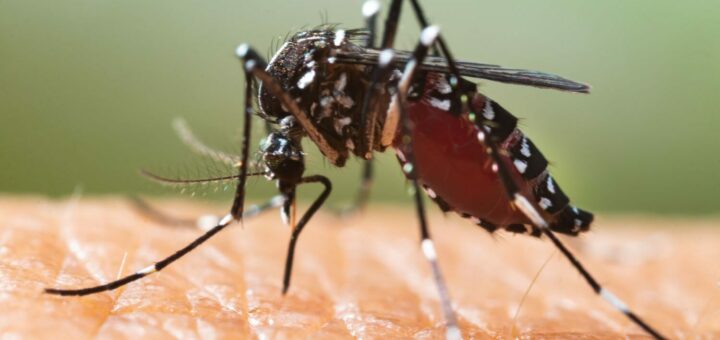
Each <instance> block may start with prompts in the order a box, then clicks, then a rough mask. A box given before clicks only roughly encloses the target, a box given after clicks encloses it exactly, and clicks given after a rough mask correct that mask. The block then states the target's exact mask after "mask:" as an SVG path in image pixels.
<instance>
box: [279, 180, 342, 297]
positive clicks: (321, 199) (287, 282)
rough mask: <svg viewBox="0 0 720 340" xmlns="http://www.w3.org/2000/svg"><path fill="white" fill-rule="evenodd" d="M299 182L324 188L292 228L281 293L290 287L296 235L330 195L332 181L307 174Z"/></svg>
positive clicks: (298, 234)
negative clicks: (318, 184)
mask: <svg viewBox="0 0 720 340" xmlns="http://www.w3.org/2000/svg"><path fill="white" fill-rule="evenodd" d="M300 183H320V184H322V185H323V186H324V187H325V188H324V189H323V192H322V193H321V194H320V196H318V198H317V199H315V202H313V204H312V205H311V206H310V208H308V210H307V211H306V212H305V214H303V216H302V218H300V221H298V224H297V225H295V226H294V228H293V230H292V235H291V236H290V244H289V245H288V253H287V258H286V260H285V274H284V275H283V289H282V292H283V294H285V293H287V290H288V288H290V277H291V275H292V266H293V258H294V256H295V246H296V244H297V240H298V237H300V233H301V232H302V230H303V228H305V225H307V223H308V222H309V221H310V218H312V216H313V215H314V214H315V212H316V211H317V210H318V209H320V206H322V205H323V203H324V202H325V200H326V199H327V198H328V196H329V195H330V191H331V190H332V183H331V182H330V180H329V179H328V178H327V177H325V176H321V175H315V176H307V177H303V179H302V180H301V181H300Z"/></svg>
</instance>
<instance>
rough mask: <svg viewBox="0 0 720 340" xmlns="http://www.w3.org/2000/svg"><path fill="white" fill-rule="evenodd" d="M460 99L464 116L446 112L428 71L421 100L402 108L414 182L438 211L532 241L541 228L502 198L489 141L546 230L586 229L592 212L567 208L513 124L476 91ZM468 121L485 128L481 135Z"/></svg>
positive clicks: (441, 89)
mask: <svg viewBox="0 0 720 340" xmlns="http://www.w3.org/2000/svg"><path fill="white" fill-rule="evenodd" d="M466 93H468V95H470V96H471V98H470V103H469V109H470V110H471V112H465V113H462V114H459V115H458V114H453V113H451V112H450V107H451V99H453V98H454V97H452V93H451V89H450V87H449V85H448V84H447V81H446V80H445V78H444V76H443V75H441V74H436V73H428V74H427V78H426V83H425V85H424V88H423V93H422V95H421V96H420V97H419V98H416V99H415V100H410V101H409V102H408V105H407V110H408V115H409V118H410V121H411V122H412V124H413V125H414V128H413V129H412V132H411V136H410V138H411V140H412V144H411V145H412V149H413V155H414V158H415V161H414V165H415V176H416V178H417V179H418V182H419V183H420V184H421V185H422V186H423V187H424V188H425V189H426V191H427V193H428V195H429V196H430V197H431V198H433V200H434V201H435V202H436V203H438V205H439V206H440V208H442V209H443V210H445V211H449V210H453V211H456V212H458V213H459V214H461V215H462V216H464V217H468V218H473V219H475V220H476V221H475V222H476V223H478V224H479V225H481V226H483V227H484V228H486V229H487V230H489V231H494V230H496V229H498V228H503V229H506V230H508V231H511V232H517V233H526V232H527V233H530V234H531V235H534V236H539V235H540V230H539V229H538V228H536V227H534V226H532V225H531V223H530V221H529V220H528V219H527V218H526V217H525V216H524V215H523V214H522V213H521V212H520V211H519V210H517V209H515V208H514V206H513V205H512V204H511V202H510V201H509V200H508V196H507V192H506V190H505V188H504V186H503V184H502V182H501V180H500V178H499V176H498V174H497V173H496V172H495V169H494V166H493V162H492V160H491V158H490V156H489V155H488V152H487V146H486V145H485V144H484V143H483V141H484V140H485V138H490V137H489V136H492V138H494V139H496V140H498V141H500V142H499V143H498V144H499V145H498V146H499V148H500V157H501V160H502V161H503V162H504V163H505V164H504V165H505V166H506V168H507V169H508V171H510V175H511V176H512V177H514V179H515V183H518V185H519V188H518V189H519V192H520V194H522V195H523V196H525V197H526V198H527V199H528V200H529V201H530V202H533V203H534V204H535V205H536V207H537V208H538V211H539V212H540V214H542V215H544V217H545V218H546V219H547V220H548V222H549V224H550V228H551V229H552V230H555V231H558V232H561V233H566V234H569V235H577V234H578V233H580V232H583V231H586V230H588V229H589V227H590V223H591V222H592V219H593V217H592V214H590V213H588V212H586V211H583V210H581V209H578V208H576V207H575V206H573V205H571V204H570V200H569V198H568V197H567V196H566V195H565V194H564V193H563V192H562V190H561V189H560V187H559V186H558V184H557V182H555V179H554V178H553V177H552V176H551V175H550V173H549V172H548V170H547V165H548V162H547V160H546V159H545V157H544V156H543V154H542V153H541V152H540V150H538V149H537V147H535V145H534V144H533V142H532V141H531V140H530V139H529V138H528V137H527V136H525V135H524V134H523V133H522V131H520V130H519V129H518V128H517V118H516V117H515V116H513V115H512V114H510V113H509V112H508V111H507V110H505V109H504V108H503V107H502V106H500V105H499V104H498V103H496V102H494V101H492V100H491V99H489V98H487V97H485V96H484V95H482V94H480V93H478V92H476V91H468V92H466ZM471 117H472V118H471ZM473 119H474V121H478V120H480V121H483V122H484V123H483V124H484V125H483V126H485V127H486V129H488V130H487V131H483V134H482V136H479V135H478V133H479V132H480V130H479V128H478V127H477V126H476V124H475V123H474V121H473ZM398 132H399V133H397V135H396V137H395V140H394V142H393V146H394V148H395V150H396V152H397V154H398V158H399V160H400V162H401V163H404V165H405V163H406V161H407V159H406V157H405V152H407V150H406V149H404V147H405V146H404V144H403V142H402V140H403V138H404V137H403V134H402V133H401V129H399V130H398ZM486 136H487V137H486Z"/></svg>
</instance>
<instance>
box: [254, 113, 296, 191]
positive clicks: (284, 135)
mask: <svg viewBox="0 0 720 340" xmlns="http://www.w3.org/2000/svg"><path fill="white" fill-rule="evenodd" d="M292 120H293V119H292V117H290V116H288V117H286V118H285V119H283V120H282V121H281V122H280V126H281V129H280V131H277V132H272V133H270V134H269V135H268V136H267V138H265V140H264V141H263V143H262V145H261V152H262V157H263V161H264V163H265V166H266V170H267V172H268V175H269V176H270V177H271V178H273V179H279V180H281V181H286V182H291V183H294V182H297V181H299V180H300V178H302V175H303V172H305V160H304V156H303V151H302V146H301V144H300V140H299V139H298V138H292V137H291V132H290V131H292V130H293V127H294V126H293V122H292Z"/></svg>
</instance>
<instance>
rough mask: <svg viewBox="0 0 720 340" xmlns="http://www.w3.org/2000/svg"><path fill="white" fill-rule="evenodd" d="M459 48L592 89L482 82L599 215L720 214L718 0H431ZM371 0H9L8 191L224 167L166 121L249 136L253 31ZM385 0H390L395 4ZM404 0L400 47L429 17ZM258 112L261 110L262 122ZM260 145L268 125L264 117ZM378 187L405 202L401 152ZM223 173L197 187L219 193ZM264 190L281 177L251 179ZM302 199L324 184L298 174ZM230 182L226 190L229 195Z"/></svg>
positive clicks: (338, 178) (277, 35)
mask: <svg viewBox="0 0 720 340" xmlns="http://www.w3.org/2000/svg"><path fill="white" fill-rule="evenodd" d="M423 3H424V5H425V6H426V8H427V14H428V15H429V17H430V18H431V20H432V22H434V23H437V24H439V25H440V26H441V28H442V30H443V33H444V36H445V37H446V39H447V40H448V42H449V44H450V46H451V47H452V49H453V50H454V52H455V55H456V56H457V57H458V58H460V59H464V60H471V61H479V62H488V63H498V64H502V65H504V66H508V67H520V68H528V69H537V70H543V71H548V72H553V73H557V74H560V75H563V76H566V77H569V78H571V79H575V80H579V81H583V82H587V83H590V84H592V86H593V90H592V94H591V95H577V94H568V93H561V92H558V91H551V90H539V89H535V88H529V87H521V86H509V85H502V84H494V83H490V82H481V86H482V91H484V92H485V93H486V94H488V95H489V96H491V97H493V98H494V99H496V100H497V101H499V102H501V103H502V104H503V105H504V106H505V107H506V108H507V109H508V110H510V111H511V112H513V113H515V114H516V115H517V116H519V117H522V118H523V120H522V126H523V128H524V130H525V131H526V132H527V133H528V134H529V135H531V136H532V137H533V138H534V140H535V141H536V144H537V145H539V146H540V148H541V149H542V150H543V152H544V153H545V154H546V156H548V158H549V159H551V160H552V163H553V165H552V171H553V172H554V174H555V177H556V178H558V181H559V182H560V184H561V185H562V186H563V188H564V189H565V191H566V192H567V193H568V194H570V195H571V196H572V197H573V199H574V200H575V201H576V202H577V203H578V205H581V206H583V207H585V208H588V209H592V210H599V211H603V212H641V213H662V214H677V215H691V214H712V213H717V212H719V211H720V208H719V207H720V204H719V203H718V199H719V198H720V195H719V194H718V192H719V191H720V175H718V174H719V173H720V158H718V157H717V153H718V151H720V138H718V137H717V136H716V134H717V133H718V131H719V130H720V114H719V112H718V111H719V110H718V106H720V95H719V94H718V91H719V90H720V3H718V2H717V0H708V1H701V0H691V1H658V0H633V1H627V0H611V1H570V0H551V1H530V0H525V1H500V0H495V1H487V0H482V1H480V0H475V1H429V0H426V1H423ZM361 5H362V1H360V0H352V1H337V0H336V1H330V0H325V1H320V0H314V1H290V0H286V1H277V0H272V1H269V0H265V1H245V0H242V1H241V0H236V1H227V0H223V1H188V0H172V1H171V0H155V1H138V0H132V1H131V0H124V1H107V0H83V1H81V0H66V1H51V0H35V1H28V0H0V164H1V166H0V192H4V193H41V194H47V195H51V196H63V195H67V194H69V193H71V192H72V191H73V190H74V189H75V188H76V187H82V189H83V192H84V193H86V194H106V193H137V192H140V193H154V194H171V193H177V190H168V189H162V188H159V187H158V186H157V185H156V184H154V183H149V182H148V181H147V180H145V179H143V178H141V177H140V176H138V175H137V170H138V169H139V168H149V169H152V170H156V171H157V172H159V173H161V174H165V175H169V176H183V175H202V174H217V173H222V172H223V171H224V170H223V169H221V168H220V169H218V168H215V166H214V165H211V164H210V163H209V162H208V161H206V160H202V159H200V158H198V157H197V156H193V155H192V154H191V152H190V151H189V150H188V149H187V148H186V147H184V146H183V145H182V144H181V143H180V142H179V140H178V138H176V136H175V135H174V133H173V130H172V128H171V121H172V119H173V118H174V117H184V118H186V119H187V121H188V122H189V124H190V126H191V127H192V128H193V129H194V130H195V132H196V133H197V134H198V135H199V136H200V137H201V138H203V139H204V140H206V141H207V142H208V143H209V144H211V145H215V146H218V147H219V148H222V149H225V150H228V151H231V152H237V150H239V147H238V141H239V130H240V127H241V123H242V121H241V118H240V112H241V108H242V100H243V98H242V93H243V73H242V70H241V67H240V65H239V63H238V62H237V60H236V59H235V58H234V56H233V51H234V49H235V47H236V46H237V45H238V44H239V43H241V42H248V43H250V44H252V45H253V46H255V47H256V48H257V49H258V50H259V51H262V52H265V51H267V50H269V48H270V46H271V42H272V41H273V39H275V40H276V41H277V40H278V39H281V38H282V37H284V36H285V35H286V34H287V33H288V32H289V31H295V30H298V29H301V28H303V27H311V26H314V25H316V24H319V23H320V22H321V18H322V16H324V15H325V13H326V15H327V17H328V18H329V21H330V22H337V23H341V24H343V26H345V27H358V26H361V25H362V18H361V15H360V8H361ZM384 5H385V6H387V1H385V2H384ZM409 9H410V8H409V6H406V7H405V11H404V13H405V16H404V17H403V20H402V25H401V28H400V29H401V31H400V36H399V38H398V40H397V42H398V47H399V48H403V49H410V48H411V47H412V46H413V45H414V42H415V40H416V39H417V36H418V26H417V24H416V23H415V20H414V18H413V17H412V16H411V14H410V11H409ZM258 125H259V124H258ZM256 132H257V133H256V134H255V142H254V143H253V144H254V145H257V141H259V139H260V138H261V137H262V136H261V132H262V129H258V130H256ZM307 149H308V150H311V152H310V156H309V157H308V161H309V171H308V172H309V173H316V172H317V173H323V174H327V175H329V176H330V177H332V178H333V180H334V183H335V191H334V193H333V196H332V197H333V203H332V204H334V205H336V206H339V205H342V204H343V203H344V202H348V201H349V200H350V199H351V198H352V197H353V196H354V194H355V192H356V186H357V184H358V178H359V176H360V175H359V173H360V171H359V169H360V168H359V164H360V163H359V162H358V161H357V160H356V161H351V162H349V165H348V166H347V167H346V168H344V169H336V168H333V167H332V166H330V165H328V164H327V162H325V161H323V160H322V158H321V157H320V156H319V154H318V153H317V152H316V150H315V148H314V147H312V146H310V145H308V147H307ZM377 173H378V176H377V177H378V179H377V182H376V185H375V188H374V192H373V199H374V201H375V202H388V201H393V202H408V203H409V199H408V197H407V193H406V185H405V183H404V180H403V178H402V176H401V174H400V171H399V167H398V166H397V164H396V161H395V159H394V156H393V155H392V154H391V153H386V154H384V155H381V156H380V157H379V160H378V170H377ZM216 189H219V190H220V191H222V189H223V188H222V186H214V187H209V188H191V189H190V190H186V191H185V194H186V195H192V194H193V193H194V194H195V195H208V196H209V197H215V196H216V195H215V194H212V193H213V191H214V190H216ZM249 190H250V193H251V195H252V197H253V198H255V199H260V198H261V197H267V196H268V195H270V194H271V193H272V192H274V185H272V184H271V183H267V182H265V181H264V180H263V179H253V180H252V181H251V182H250V189H249ZM303 190H304V192H305V197H306V198H307V195H308V194H313V193H315V192H317V191H315V189H309V188H308V189H303ZM228 195H229V193H228V192H226V193H224V194H220V196H221V197H227V196H228Z"/></svg>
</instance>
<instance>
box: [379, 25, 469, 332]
mask: <svg viewBox="0 0 720 340" xmlns="http://www.w3.org/2000/svg"><path fill="white" fill-rule="evenodd" d="M438 34H439V30H438V28H437V27H435V26H430V27H427V28H425V29H423V31H422V33H421V34H420V43H419V44H418V45H417V47H416V48H415V51H414V52H413V56H412V59H410V61H409V62H408V63H407V64H406V66H405V70H404V72H403V75H402V78H401V79H400V83H399V85H398V92H397V95H396V96H395V100H394V101H393V103H392V104H391V105H394V106H395V107H396V108H397V110H398V112H399V114H400V123H401V124H402V125H401V128H402V137H401V138H402V140H403V143H404V144H403V145H402V146H401V147H402V148H403V150H402V151H403V153H404V154H405V157H406V160H407V162H406V164H405V165H404V166H403V171H404V172H405V174H406V175H407V177H408V178H409V179H410V180H411V181H412V185H413V189H414V199H415V207H416V208H417V216H418V220H419V222H420V239H421V241H420V245H421V247H422V252H423V255H424V256H425V259H426V260H427V261H428V263H429V264H430V268H431V270H432V273H433V279H434V280H435V285H436V287H437V289H438V294H439V296H440V303H441V306H442V310H443V314H444V317H445V322H446V323H447V326H446V327H447V328H446V334H445V336H446V338H448V339H461V338H462V333H461V332H460V328H459V327H458V324H457V317H456V315H455V311H453V309H452V303H451V299H450V294H449V292H448V289H447V284H446V283H445V279H444V277H443V275H442V271H441V270H440V265H439V264H438V261H437V252H436V251H435V243H434V242H433V240H432V238H431V236H430V229H429V227H428V223H427V218H426V216H425V206H424V203H423V199H422V191H421V190H420V186H419V184H418V181H417V178H416V173H417V169H416V168H415V166H414V160H415V158H414V154H413V145H412V140H411V138H410V136H412V128H413V127H412V123H411V122H410V119H409V117H408V113H407V110H406V100H407V93H408V89H409V87H410V83H411V82H412V79H413V76H414V75H415V73H416V71H417V69H418V64H422V61H423V59H424V58H425V57H426V56H427V54H428V51H429V49H430V48H431V46H432V45H433V43H434V42H435V39H436V38H437V36H438ZM391 110H393V108H391Z"/></svg>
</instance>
